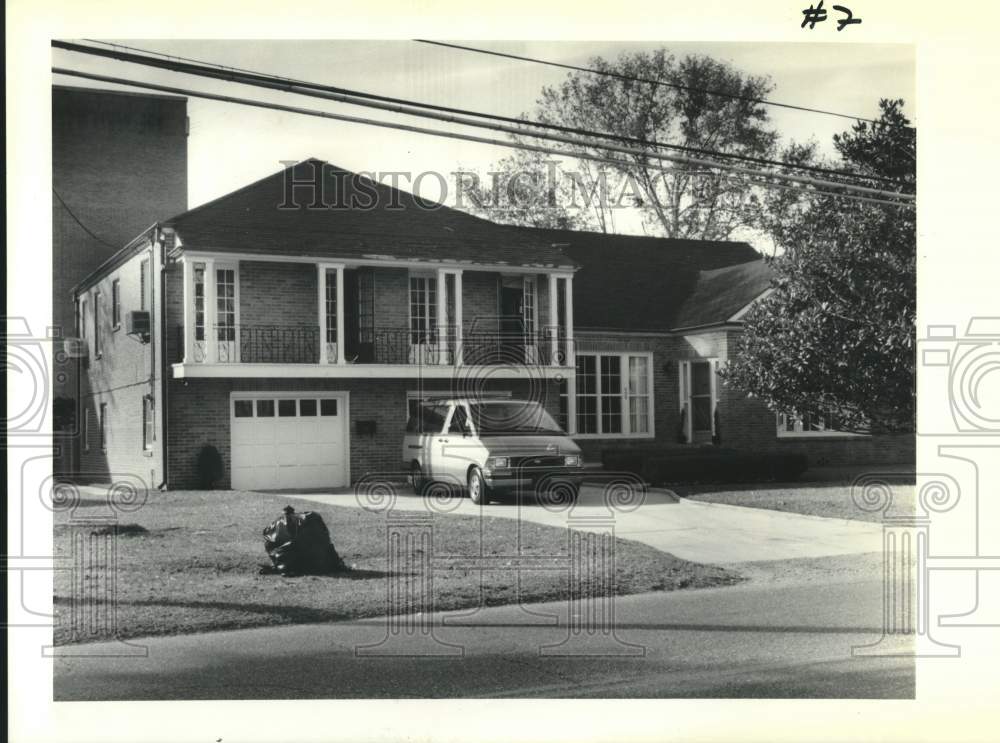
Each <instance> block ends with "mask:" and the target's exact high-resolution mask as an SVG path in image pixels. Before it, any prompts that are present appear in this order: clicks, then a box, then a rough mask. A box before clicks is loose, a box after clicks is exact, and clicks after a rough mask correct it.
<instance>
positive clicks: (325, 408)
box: [319, 398, 337, 415]
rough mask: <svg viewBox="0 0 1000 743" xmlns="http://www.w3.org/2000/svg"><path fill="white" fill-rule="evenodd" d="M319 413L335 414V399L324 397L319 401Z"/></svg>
mask: <svg viewBox="0 0 1000 743" xmlns="http://www.w3.org/2000/svg"><path fill="white" fill-rule="evenodd" d="M319 414H320V415H336V414H337V401H336V400H331V399H329V398H328V399H324V400H320V401H319Z"/></svg>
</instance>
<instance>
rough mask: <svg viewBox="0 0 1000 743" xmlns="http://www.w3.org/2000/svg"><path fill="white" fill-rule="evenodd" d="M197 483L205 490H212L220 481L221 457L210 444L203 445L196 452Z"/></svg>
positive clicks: (221, 473) (221, 470)
mask: <svg viewBox="0 0 1000 743" xmlns="http://www.w3.org/2000/svg"><path fill="white" fill-rule="evenodd" d="M197 470H198V483H199V485H200V487H202V488H203V489H205V490H212V489H213V488H214V487H215V486H216V484H217V483H218V482H219V481H220V480H221V479H222V475H223V468H222V455H221V454H219V450H218V449H216V448H215V447H214V446H212V445H211V444H205V445H204V446H203V447H201V449H200V450H199V451H198V462H197Z"/></svg>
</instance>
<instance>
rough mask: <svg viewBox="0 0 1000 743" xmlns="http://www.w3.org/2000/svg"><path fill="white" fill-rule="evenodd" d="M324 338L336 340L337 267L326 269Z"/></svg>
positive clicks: (333, 341) (330, 340)
mask: <svg viewBox="0 0 1000 743" xmlns="http://www.w3.org/2000/svg"><path fill="white" fill-rule="evenodd" d="M324 301H325V303H326V338H325V339H324V340H325V341H326V342H327V343H336V342H337V269H335V268H328V269H326V297H325V300H324Z"/></svg>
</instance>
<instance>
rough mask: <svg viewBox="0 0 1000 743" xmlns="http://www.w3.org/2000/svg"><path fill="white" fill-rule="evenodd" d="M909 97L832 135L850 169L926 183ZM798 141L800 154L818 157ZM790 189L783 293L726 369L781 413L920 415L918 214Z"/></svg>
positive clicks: (894, 426)
mask: <svg viewBox="0 0 1000 743" xmlns="http://www.w3.org/2000/svg"><path fill="white" fill-rule="evenodd" d="M902 108H903V101H902V100H892V101H890V100H882V101H881V102H880V109H881V112H880V116H879V118H878V119H877V121H876V123H874V124H870V123H865V122H858V123H857V124H855V125H854V127H853V128H852V129H851V130H850V131H848V132H844V133H843V134H839V135H836V136H835V137H834V140H833V143H834V148H835V150H836V152H837V154H838V156H839V162H836V163H832V165H835V166H837V167H838V168H839V169H842V170H847V171H850V172H851V173H854V174H856V175H857V176H863V177H867V178H871V179H875V178H889V179H892V181H893V183H891V184H890V183H887V182H885V181H877V182H876V181H874V180H873V181H871V182H872V183H873V184H876V183H878V185H879V187H880V188H882V189H885V190H893V191H898V192H904V191H905V192H911V193H912V192H913V190H914V189H915V187H916V167H915V163H916V158H915V151H916V149H915V146H916V134H915V131H914V130H913V129H912V128H910V126H909V123H910V122H909V120H908V119H907V118H906V116H905V115H904V114H903V112H902ZM814 151H815V150H814V148H813V147H811V146H796V147H794V148H792V149H791V150H790V151H789V152H787V153H786V157H787V158H788V159H789V161H791V162H795V163H796V164H801V163H802V162H805V161H809V160H813V159H814V158H813V155H814ZM807 193H808V192H803V191H802V190H795V191H783V192H781V193H780V195H775V196H772V197H770V199H769V203H768V213H767V219H766V223H767V226H768V228H769V230H770V232H771V234H772V235H773V237H774V240H775V243H776V245H777V246H778V247H779V248H780V249H781V250H782V251H783V252H782V253H781V254H779V255H777V256H776V257H775V258H773V259H772V260H771V266H772V268H773V269H774V274H775V278H774V281H773V285H772V286H773V291H772V293H771V294H769V295H768V296H767V297H766V298H764V299H763V300H761V301H760V302H758V303H757V304H756V305H755V306H754V307H753V308H752V309H751V310H750V312H749V313H748V314H747V315H746V317H745V319H744V329H743V334H742V337H741V339H740V341H739V344H738V346H737V349H736V353H735V354H734V355H733V357H732V359H731V361H730V363H729V365H728V366H727V368H726V369H725V370H724V372H723V375H724V377H725V379H726V380H727V381H728V383H730V384H732V385H735V386H736V387H737V388H739V389H741V390H743V391H744V392H747V393H750V394H752V395H754V396H756V397H758V398H760V399H762V400H764V402H766V403H767V404H768V405H769V406H770V407H771V408H773V409H774V410H779V411H786V412H794V413H795V414H798V415H800V416H816V417H822V416H824V415H829V414H832V415H834V416H835V418H836V420H837V425H838V428H840V429H841V430H849V431H870V430H887V431H912V430H914V424H915V374H914V365H915V343H916V325H915V323H916V213H915V211H914V209H912V208H910V207H905V206H895V205H884V204H873V203H868V202H862V201H856V200H848V199H845V198H838V197H835V196H818V195H815V194H813V195H806V194H807Z"/></svg>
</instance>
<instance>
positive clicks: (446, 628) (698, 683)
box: [54, 579, 915, 700]
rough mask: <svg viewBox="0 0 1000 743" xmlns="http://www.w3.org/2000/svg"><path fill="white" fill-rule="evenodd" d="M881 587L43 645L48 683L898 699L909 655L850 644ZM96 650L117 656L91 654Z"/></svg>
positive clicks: (909, 680)
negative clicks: (590, 616)
mask: <svg viewBox="0 0 1000 743" xmlns="http://www.w3.org/2000/svg"><path fill="white" fill-rule="evenodd" d="M881 589H882V585H881V583H880V582H879V581H878V580H870V579H864V580H857V579H854V580H850V581H846V582H840V583H824V584H818V583H815V582H813V583H808V584H787V583H770V582H752V583H748V584H743V585H739V586H736V587H730V588H721V589H706V590H697V591H678V592H674V593H665V594H664V593H658V594H643V595H638V596H627V597H619V598H616V599H615V603H614V607H613V609H614V622H613V625H614V627H615V631H614V633H611V632H601V631H597V632H594V633H591V634H588V633H587V632H581V633H578V634H572V633H571V632H570V630H569V629H568V627H567V621H566V620H567V611H568V610H567V605H566V603H564V602H563V603H553V604H535V605H531V606H530V607H520V606H507V607H496V608H489V609H484V610H480V611H477V612H471V613H470V612H451V613H448V614H443V615H434V616H432V617H428V618H426V619H427V620H428V621H423V619H424V618H410V619H405V620H399V621H398V622H397V625H396V627H397V629H399V632H396V633H391V632H390V627H389V625H388V624H387V620H386V619H384V618H383V619H378V620H371V621H355V622H343V623H332V624H323V625H298V626H290V627H270V628H262V629H252V630H238V631H231V632H215V633H207V634H200V635H187V636H181V637H171V638H153V639H146V640H137V641H133V642H135V643H136V644H139V645H143V646H145V647H146V648H147V649H148V655H147V656H146V657H121V651H122V650H123V648H122V647H121V646H116V645H114V644H111V643H108V644H101V645H87V646H70V647H69V648H67V650H69V651H70V652H74V651H75V652H87V653H88V654H90V656H91V657H58V658H56V660H55V675H54V696H55V699H56V700H169V699H188V700H193V699H306V698H400V697H417V698H429V697H438V698H441V697H564V698H565V697H631V698H635V697H772V698H773V697H840V698H912V697H913V695H914V684H915V677H914V666H913V661H912V660H907V659H904V658H898V657H895V658H893V657H888V658H871V657H853V656H852V652H851V648H852V646H856V645H863V644H868V643H873V642H875V641H877V640H878V639H879V637H880V636H881V634H882V633H881V629H880V628H881V624H882V604H881ZM591 608H593V609H594V610H602V611H605V612H610V611H611V607H610V606H608V605H607V604H602V605H600V606H595V607H591ZM608 616H610V614H608ZM407 630H410V631H409V632H408V631H407ZM365 645H367V646H369V647H368V648H367V649H361V648H360V646H365ZM107 653H112V654H113V653H118V656H115V655H111V656H110V657H94V656H96V655H100V654H107Z"/></svg>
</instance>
